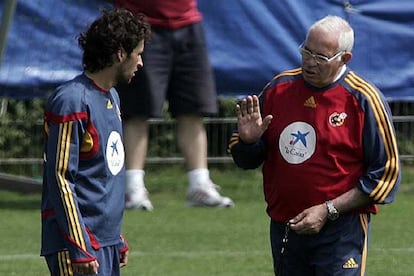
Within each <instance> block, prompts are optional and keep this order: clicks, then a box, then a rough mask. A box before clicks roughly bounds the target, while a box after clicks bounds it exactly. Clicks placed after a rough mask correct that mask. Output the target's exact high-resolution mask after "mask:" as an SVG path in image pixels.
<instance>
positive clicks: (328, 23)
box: [306, 15, 354, 52]
mask: <svg viewBox="0 0 414 276" xmlns="http://www.w3.org/2000/svg"><path fill="white" fill-rule="evenodd" d="M313 29H320V30H322V31H323V32H327V33H338V50H340V51H348V52H349V51H351V50H352V48H353V46H354V30H353V29H352V27H351V26H350V25H349V23H348V22H347V21H346V20H345V19H343V18H342V17H339V16H335V15H328V16H325V17H324V18H322V19H320V20H318V21H316V22H315V23H313V25H312V26H311V27H310V28H309V30H308V34H307V35H306V39H307V38H308V35H309V33H310V31H311V30H313Z"/></svg>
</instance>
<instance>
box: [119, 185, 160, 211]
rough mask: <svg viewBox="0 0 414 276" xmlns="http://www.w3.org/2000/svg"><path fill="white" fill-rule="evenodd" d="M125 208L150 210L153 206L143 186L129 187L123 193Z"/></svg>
mask: <svg viewBox="0 0 414 276" xmlns="http://www.w3.org/2000/svg"><path fill="white" fill-rule="evenodd" d="M125 208H127V209H139V210H143V211H152V210H153V209H154V207H153V206H152V203H151V201H150V200H149V198H148V191H147V189H146V188H145V187H143V188H141V189H136V188H135V189H131V190H129V191H126V193H125Z"/></svg>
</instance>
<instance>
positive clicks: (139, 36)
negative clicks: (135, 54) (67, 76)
mask: <svg viewBox="0 0 414 276" xmlns="http://www.w3.org/2000/svg"><path fill="white" fill-rule="evenodd" d="M150 35H151V28H150V25H149V24H148V22H147V21H146V19H145V16H144V15H143V14H135V15H134V14H132V13H131V12H129V11H127V10H125V9H120V8H116V9H113V10H109V11H108V10H102V15H101V16H100V17H99V18H98V19H96V20H95V21H94V22H93V23H92V24H91V25H90V26H89V28H88V30H87V31H85V32H83V33H81V34H80V35H79V38H78V43H79V47H80V48H81V49H82V50H83V58H82V62H83V69H84V70H87V71H89V72H96V71H99V70H102V69H104V68H106V67H109V66H111V65H112V64H113V62H114V61H113V55H114V54H116V53H117V52H118V51H119V50H121V49H122V50H124V51H125V52H126V53H127V55H129V54H131V52H132V51H133V50H134V49H135V48H136V47H137V46H138V44H139V43H140V42H141V41H145V40H146V39H149V37H150Z"/></svg>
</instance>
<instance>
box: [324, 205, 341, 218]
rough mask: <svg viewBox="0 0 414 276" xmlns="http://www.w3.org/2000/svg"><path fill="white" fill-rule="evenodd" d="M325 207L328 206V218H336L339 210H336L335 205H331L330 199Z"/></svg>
mask: <svg viewBox="0 0 414 276" xmlns="http://www.w3.org/2000/svg"><path fill="white" fill-rule="evenodd" d="M326 207H327V208H328V219H329V220H336V219H337V218H338V217H339V212H338V210H336V208H335V206H334V205H333V203H332V201H327V202H326Z"/></svg>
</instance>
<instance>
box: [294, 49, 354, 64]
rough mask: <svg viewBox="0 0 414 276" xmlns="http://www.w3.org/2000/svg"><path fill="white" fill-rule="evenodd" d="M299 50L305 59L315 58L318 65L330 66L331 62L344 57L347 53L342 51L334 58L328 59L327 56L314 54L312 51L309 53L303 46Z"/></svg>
mask: <svg viewBox="0 0 414 276" xmlns="http://www.w3.org/2000/svg"><path fill="white" fill-rule="evenodd" d="M299 50H300V54H301V55H302V58H303V59H310V58H313V59H314V60H315V62H316V63H317V64H328V63H329V62H331V61H333V60H334V59H336V58H338V57H340V56H342V55H343V54H345V52H346V51H344V50H342V51H339V52H338V53H336V54H335V55H334V56H332V57H327V56H324V55H319V54H314V53H312V52H311V51H309V50H308V49H306V48H305V47H303V46H300V47H299Z"/></svg>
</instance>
